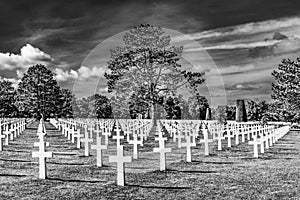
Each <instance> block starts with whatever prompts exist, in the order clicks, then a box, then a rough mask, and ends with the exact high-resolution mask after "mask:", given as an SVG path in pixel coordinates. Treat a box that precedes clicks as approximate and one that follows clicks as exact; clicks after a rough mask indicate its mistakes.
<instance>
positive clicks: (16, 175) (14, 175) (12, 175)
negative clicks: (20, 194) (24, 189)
mask: <svg viewBox="0 0 300 200" xmlns="http://www.w3.org/2000/svg"><path fill="white" fill-rule="evenodd" d="M1 176H9V177H25V176H28V175H22V174H0V177H1Z"/></svg>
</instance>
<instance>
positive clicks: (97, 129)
mask: <svg viewBox="0 0 300 200" xmlns="http://www.w3.org/2000/svg"><path fill="white" fill-rule="evenodd" d="M94 133H95V134H96V137H100V136H101V133H102V130H101V129H100V127H99V125H98V124H97V125H96V128H95V130H94Z"/></svg>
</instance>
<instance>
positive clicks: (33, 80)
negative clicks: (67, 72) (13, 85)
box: [17, 65, 61, 118]
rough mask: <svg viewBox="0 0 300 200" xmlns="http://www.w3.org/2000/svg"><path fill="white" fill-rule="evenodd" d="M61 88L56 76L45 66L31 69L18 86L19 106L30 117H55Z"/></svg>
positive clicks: (36, 66)
mask: <svg viewBox="0 0 300 200" xmlns="http://www.w3.org/2000/svg"><path fill="white" fill-rule="evenodd" d="M60 92H61V90H60V87H59V86H58V84H57V81H56V80H55V79H54V74H53V73H52V72H51V71H50V70H49V69H47V68H46V67H45V66H43V65H35V66H32V67H30V68H29V69H28V70H27V72H26V73H25V74H24V76H23V77H22V79H21V82H20V83H19V84H18V89H17V93H18V105H23V106H22V108H21V109H22V110H23V112H25V113H28V114H29V115H30V116H33V117H36V118H41V117H42V116H44V118H48V117H54V116H55V115H56V113H57V110H58V109H59V106H58V105H59V98H58V97H59V95H60Z"/></svg>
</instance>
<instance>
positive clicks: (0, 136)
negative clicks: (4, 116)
mask: <svg viewBox="0 0 300 200" xmlns="http://www.w3.org/2000/svg"><path fill="white" fill-rule="evenodd" d="M4 138H5V135H2V131H1V124H0V151H3V141H2V139H4Z"/></svg>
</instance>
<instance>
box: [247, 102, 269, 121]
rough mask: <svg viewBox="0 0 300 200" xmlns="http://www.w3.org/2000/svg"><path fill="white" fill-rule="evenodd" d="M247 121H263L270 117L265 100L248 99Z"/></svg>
mask: <svg viewBox="0 0 300 200" xmlns="http://www.w3.org/2000/svg"><path fill="white" fill-rule="evenodd" d="M246 110H247V118H248V121H263V120H265V119H268V118H270V115H269V104H268V103H267V102H266V101H253V100H249V101H247V103H246Z"/></svg>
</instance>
